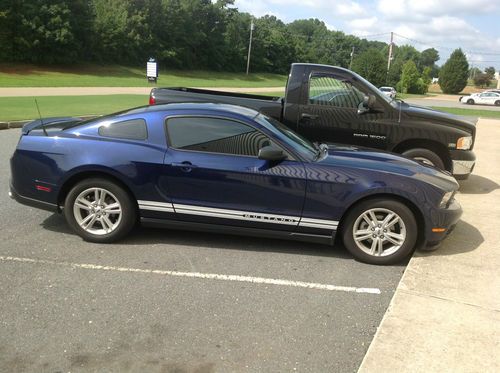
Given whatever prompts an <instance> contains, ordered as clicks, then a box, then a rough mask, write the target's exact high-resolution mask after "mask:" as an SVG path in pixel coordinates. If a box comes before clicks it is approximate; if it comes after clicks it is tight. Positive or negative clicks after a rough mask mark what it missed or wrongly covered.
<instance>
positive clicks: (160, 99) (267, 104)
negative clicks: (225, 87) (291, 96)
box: [151, 87, 283, 120]
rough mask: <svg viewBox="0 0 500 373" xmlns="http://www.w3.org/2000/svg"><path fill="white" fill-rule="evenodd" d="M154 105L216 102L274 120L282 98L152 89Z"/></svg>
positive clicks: (279, 112)
mask: <svg viewBox="0 0 500 373" xmlns="http://www.w3.org/2000/svg"><path fill="white" fill-rule="evenodd" d="M151 98H153V99H154V104H168V103H179V102H217V103H224V104H232V105H240V106H245V107H249V108H252V109H255V110H257V111H260V112H261V113H263V114H266V115H269V116H271V117H273V118H276V119H280V120H281V119H282V118H281V115H282V111H283V110H282V109H283V98H282V97H272V96H264V95H254V94H246V93H232V92H223V91H214V90H209V89H198V88H185V87H173V88H154V89H153V90H152V91H151Z"/></svg>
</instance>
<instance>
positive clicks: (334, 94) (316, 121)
mask: <svg viewBox="0 0 500 373" xmlns="http://www.w3.org/2000/svg"><path fill="white" fill-rule="evenodd" d="M353 83H354V82H353V80H352V76H350V75H348V74H346V75H343V74H337V73H335V72H321V71H317V72H315V71H313V72H312V73H311V74H310V75H309V81H308V84H307V89H304V90H303V91H302V92H303V95H304V94H305V95H306V96H307V97H306V98H305V100H304V99H302V103H303V104H302V105H301V108H300V113H299V126H298V131H299V133H301V134H302V135H303V136H305V137H307V138H308V139H309V140H311V141H318V142H330V143H332V142H335V143H344V144H355V145H362V146H368V147H373V148H380V149H385V148H387V135H388V134H387V132H388V130H390V128H389V126H390V125H391V123H390V121H388V120H387V118H385V116H384V112H383V111H379V112H370V113H364V114H359V113H358V109H359V107H360V105H361V104H362V102H363V99H364V97H365V95H366V94H367V93H368V92H363V89H362V87H360V86H359V85H356V84H353Z"/></svg>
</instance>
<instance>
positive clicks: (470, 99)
mask: <svg viewBox="0 0 500 373" xmlns="http://www.w3.org/2000/svg"><path fill="white" fill-rule="evenodd" d="M467 103H468V104H469V105H474V104H475V102H474V100H473V99H472V98H469V99H468V100H467Z"/></svg>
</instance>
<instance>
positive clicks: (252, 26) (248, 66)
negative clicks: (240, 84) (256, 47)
mask: <svg viewBox="0 0 500 373" xmlns="http://www.w3.org/2000/svg"><path fill="white" fill-rule="evenodd" d="M253 29H254V24H253V19H252V22H251V23H250V41H249V42H248V56H247V75H248V71H249V70H250V53H251V52H252V34H253Z"/></svg>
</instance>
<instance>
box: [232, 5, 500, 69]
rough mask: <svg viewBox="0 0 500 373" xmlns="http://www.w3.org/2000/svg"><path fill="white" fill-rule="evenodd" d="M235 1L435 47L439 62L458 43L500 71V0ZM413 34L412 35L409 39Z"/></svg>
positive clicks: (254, 9) (261, 11)
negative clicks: (392, 33)
mask: <svg viewBox="0 0 500 373" xmlns="http://www.w3.org/2000/svg"><path fill="white" fill-rule="evenodd" d="M235 6H236V7H237V8H238V9H239V10H240V11H244V12H248V13H251V14H253V15H254V16H257V17H260V16H263V15H265V14H271V15H274V16H276V17H277V18H279V19H281V20H282V21H284V22H286V23H288V22H292V21H294V20H296V19H304V18H318V19H320V20H321V21H323V22H324V23H325V24H326V26H327V27H328V28H329V29H330V30H338V31H343V32H345V33H347V34H353V35H356V36H360V37H366V38H367V39H368V40H380V41H384V42H387V43H389V40H390V32H391V31H392V32H394V33H395V35H394V42H395V43H396V44H397V45H402V44H411V45H413V46H414V47H415V48H417V49H418V50H423V49H426V48H430V47H434V48H436V49H437V50H438V51H439V55H440V56H441V60H440V61H438V64H439V65H441V64H443V63H444V62H445V61H446V59H447V58H448V57H449V55H450V53H451V52H452V51H453V50H454V49H455V48H458V47H461V48H462V50H463V51H464V52H465V53H466V55H467V58H468V60H469V64H470V65H473V66H478V67H479V68H481V69H483V68H485V67H487V66H494V67H495V69H496V70H500V0H236V1H235ZM409 39H411V40H409Z"/></svg>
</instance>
